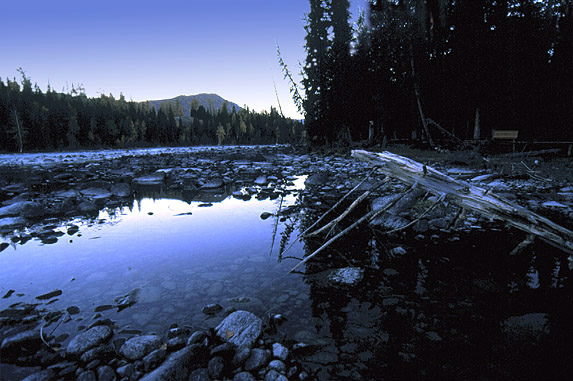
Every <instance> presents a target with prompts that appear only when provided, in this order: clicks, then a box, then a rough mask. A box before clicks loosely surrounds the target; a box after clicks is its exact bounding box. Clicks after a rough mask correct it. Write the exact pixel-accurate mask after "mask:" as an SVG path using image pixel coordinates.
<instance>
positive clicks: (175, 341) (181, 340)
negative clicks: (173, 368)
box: [167, 336, 186, 352]
mask: <svg viewBox="0 0 573 381" xmlns="http://www.w3.org/2000/svg"><path fill="white" fill-rule="evenodd" d="M185 343H186V338H185V337H184V336H176V337H172V338H171V339H169V340H167V349H168V350H169V352H174V351H178V350H179V349H181V348H183V347H184V346H185Z"/></svg>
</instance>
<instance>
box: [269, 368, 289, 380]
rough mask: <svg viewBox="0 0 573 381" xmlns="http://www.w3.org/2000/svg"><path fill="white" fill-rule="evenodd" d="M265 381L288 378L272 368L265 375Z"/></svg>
mask: <svg viewBox="0 0 573 381" xmlns="http://www.w3.org/2000/svg"><path fill="white" fill-rule="evenodd" d="M265 381H288V378H286V376H284V375H282V374H280V373H279V372H278V371H277V370H276V369H271V370H269V371H268V372H267V374H266V375H265Z"/></svg>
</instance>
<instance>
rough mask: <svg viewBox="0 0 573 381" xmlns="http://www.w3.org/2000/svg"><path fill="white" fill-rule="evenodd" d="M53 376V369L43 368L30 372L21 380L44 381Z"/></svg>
mask: <svg viewBox="0 0 573 381" xmlns="http://www.w3.org/2000/svg"><path fill="white" fill-rule="evenodd" d="M53 378H54V371H53V370H51V369H44V370H41V371H39V372H36V373H32V374H31V375H29V376H28V377H26V378H24V379H23V380H22V381H45V380H51V379H53Z"/></svg>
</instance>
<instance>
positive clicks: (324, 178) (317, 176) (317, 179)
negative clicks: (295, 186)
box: [304, 172, 329, 186]
mask: <svg viewBox="0 0 573 381" xmlns="http://www.w3.org/2000/svg"><path fill="white" fill-rule="evenodd" d="M328 181H329V177H328V175H327V174H326V173H324V172H318V173H313V174H312V175H310V176H308V178H307V179H306V181H305V182H304V185H306V186H309V185H310V186H315V185H324V184H326V183H328Z"/></svg>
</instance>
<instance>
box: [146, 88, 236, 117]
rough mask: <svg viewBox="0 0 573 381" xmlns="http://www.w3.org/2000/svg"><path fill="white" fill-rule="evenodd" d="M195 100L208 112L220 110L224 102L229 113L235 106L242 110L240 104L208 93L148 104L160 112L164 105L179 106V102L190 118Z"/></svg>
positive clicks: (181, 96) (184, 113)
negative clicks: (192, 103)
mask: <svg viewBox="0 0 573 381" xmlns="http://www.w3.org/2000/svg"><path fill="white" fill-rule="evenodd" d="M194 99H196V100H197V102H199V105H200V106H203V107H204V108H205V110H207V111H209V110H211V111H216V110H219V109H220V108H221V107H222V106H223V103H224V102H227V109H228V111H229V112H230V111H231V110H233V106H234V107H235V110H237V111H239V110H240V109H241V108H242V107H240V106H239V105H238V104H236V103H233V102H230V101H227V100H226V99H224V98H223V97H221V96H219V95H217V94H207V93H201V94H196V95H180V96H178V97H175V98H171V99H158V100H150V101H147V102H149V103H150V104H152V105H153V107H154V108H155V110H159V107H160V106H161V105H162V104H163V103H171V104H177V101H179V103H181V107H182V108H183V115H184V116H189V112H190V111H191V102H193V100H194Z"/></svg>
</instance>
